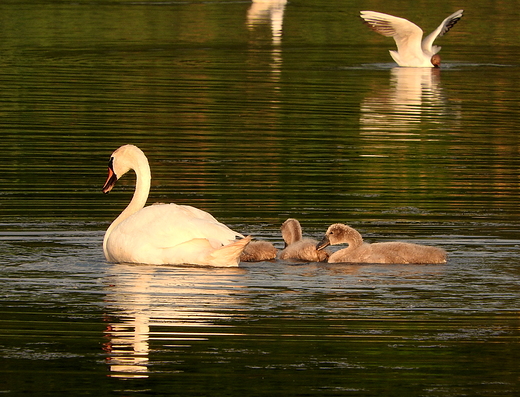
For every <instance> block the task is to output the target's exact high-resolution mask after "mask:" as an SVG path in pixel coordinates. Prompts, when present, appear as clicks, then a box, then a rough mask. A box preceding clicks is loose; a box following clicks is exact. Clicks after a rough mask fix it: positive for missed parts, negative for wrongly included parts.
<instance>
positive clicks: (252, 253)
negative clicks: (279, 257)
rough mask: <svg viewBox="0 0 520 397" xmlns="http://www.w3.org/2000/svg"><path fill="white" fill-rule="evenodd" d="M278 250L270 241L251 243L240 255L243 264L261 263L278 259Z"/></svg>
mask: <svg viewBox="0 0 520 397" xmlns="http://www.w3.org/2000/svg"><path fill="white" fill-rule="evenodd" d="M277 253H278V250H277V249H276V248H275V246H274V245H273V244H271V243H270V242H269V241H265V240H258V241H251V242H250V243H249V244H248V245H247V247H246V248H245V249H244V251H242V254H241V255H240V261H241V262H261V261H270V260H272V259H276V254H277Z"/></svg>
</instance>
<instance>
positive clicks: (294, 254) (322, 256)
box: [280, 218, 329, 262]
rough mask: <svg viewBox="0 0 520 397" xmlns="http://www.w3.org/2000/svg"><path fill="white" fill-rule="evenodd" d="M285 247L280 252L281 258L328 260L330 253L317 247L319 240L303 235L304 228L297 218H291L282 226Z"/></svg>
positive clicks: (312, 260)
mask: <svg viewBox="0 0 520 397" xmlns="http://www.w3.org/2000/svg"><path fill="white" fill-rule="evenodd" d="M280 230H281V231H282V237H283V239H284V241H285V248H284V249H283V251H282V252H281V253H280V259H296V260H301V261H310V262H326V261H327V259H328V257H329V253H328V252H327V251H323V250H320V251H318V250H317V249H316V244H317V243H318V241H317V240H314V239H312V238H308V237H302V228H301V225H300V222H299V221H298V220H297V219H293V218H289V219H287V220H286V221H285V222H284V223H283V224H282V226H281V227H280Z"/></svg>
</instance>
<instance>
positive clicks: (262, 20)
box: [247, 0, 287, 74]
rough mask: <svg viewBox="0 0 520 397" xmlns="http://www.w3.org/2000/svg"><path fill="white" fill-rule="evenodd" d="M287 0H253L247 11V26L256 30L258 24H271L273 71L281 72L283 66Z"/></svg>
mask: <svg viewBox="0 0 520 397" xmlns="http://www.w3.org/2000/svg"><path fill="white" fill-rule="evenodd" d="M286 4H287V0H253V3H252V4H251V7H249V10H248V12H247V27H248V28H249V30H254V29H255V27H256V26H261V25H265V24H269V25H270V27H271V37H272V50H271V55H272V58H273V60H272V62H271V69H272V71H273V73H275V74H278V73H280V68H281V66H282V50H281V44H282V31H283V15H284V12H285V6H286Z"/></svg>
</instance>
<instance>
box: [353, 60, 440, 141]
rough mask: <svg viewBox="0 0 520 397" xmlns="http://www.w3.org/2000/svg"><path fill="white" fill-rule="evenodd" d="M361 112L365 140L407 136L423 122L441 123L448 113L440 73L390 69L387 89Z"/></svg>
mask: <svg viewBox="0 0 520 397" xmlns="http://www.w3.org/2000/svg"><path fill="white" fill-rule="evenodd" d="M360 110H361V112H360V113H361V116H360V117H361V119H360V124H361V131H362V133H364V134H365V136H371V135H377V134H385V135H388V133H391V132H393V133H396V134H399V133H406V132H410V130H411V129H413V128H414V127H415V126H417V125H418V124H420V123H422V122H424V121H428V122H431V123H440V122H441V120H442V118H443V116H444V115H446V114H447V113H449V112H450V109H449V103H448V101H447V100H446V98H445V96H444V94H443V91H442V88H441V84H440V70H439V69H434V68H402V67H398V68H394V69H392V71H391V79H390V88H388V89H383V90H381V89H377V90H376V93H375V94H374V95H372V96H369V97H367V98H366V99H365V100H364V101H363V102H362V103H361V109H360Z"/></svg>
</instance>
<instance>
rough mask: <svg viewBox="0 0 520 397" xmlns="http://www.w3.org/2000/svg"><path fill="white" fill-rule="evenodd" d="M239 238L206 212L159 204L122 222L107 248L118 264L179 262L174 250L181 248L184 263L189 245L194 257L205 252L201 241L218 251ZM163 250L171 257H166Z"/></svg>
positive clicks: (115, 230)
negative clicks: (177, 247)
mask: <svg viewBox="0 0 520 397" xmlns="http://www.w3.org/2000/svg"><path fill="white" fill-rule="evenodd" d="M241 237H243V236H242V235H241V234H240V233H237V232H235V231H233V230H231V229H230V228H228V227H227V226H226V225H224V224H222V223H220V222H218V221H217V220H216V219H215V218H214V217H213V216H212V215H210V214H209V213H207V212H205V211H202V210H199V209H197V208H194V207H190V206H182V205H176V204H161V205H152V206H149V207H145V208H143V209H141V210H140V211H138V212H136V213H135V214H133V215H131V216H130V217H128V218H127V219H125V220H124V221H123V222H121V223H120V224H119V225H118V226H117V228H116V229H114V231H113V232H112V234H111V235H110V237H109V240H108V247H109V251H110V252H111V253H112V255H113V256H114V257H115V258H117V261H119V262H142V263H180V262H178V261H177V258H176V257H175V247H176V246H181V245H183V249H182V250H181V251H182V257H183V258H184V260H183V261H182V263H184V262H185V261H186V260H185V258H187V253H186V252H187V251H189V244H190V242H193V243H192V251H193V254H194V258H195V257H198V256H200V253H201V252H203V251H205V250H201V243H202V241H205V243H203V244H202V245H203V246H204V247H206V248H208V249H209V248H212V249H218V248H220V247H222V246H223V245H228V244H230V243H231V242H233V241H234V240H235V239H236V238H241ZM166 251H168V252H169V253H170V255H173V256H172V257H171V258H169V259H168V258H165V252H166ZM191 263H197V262H194V261H192V262H191Z"/></svg>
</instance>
